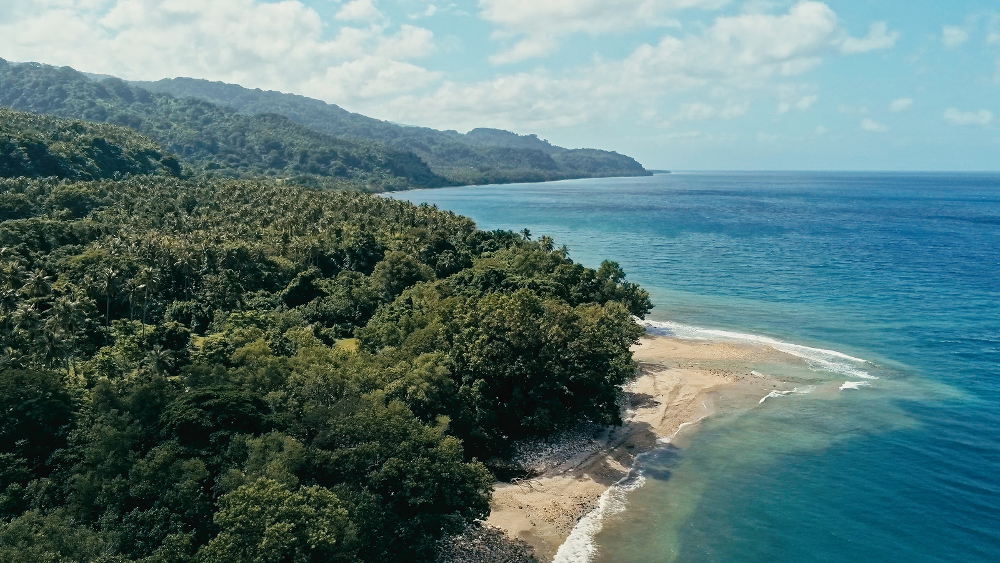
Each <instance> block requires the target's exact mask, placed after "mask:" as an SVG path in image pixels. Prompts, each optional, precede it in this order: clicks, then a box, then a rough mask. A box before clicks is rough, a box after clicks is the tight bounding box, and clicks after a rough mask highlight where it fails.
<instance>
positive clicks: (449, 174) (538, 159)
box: [132, 78, 647, 183]
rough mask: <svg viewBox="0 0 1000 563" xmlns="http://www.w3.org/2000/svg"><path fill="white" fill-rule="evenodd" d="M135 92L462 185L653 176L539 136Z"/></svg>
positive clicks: (203, 92) (181, 87)
mask: <svg viewBox="0 0 1000 563" xmlns="http://www.w3.org/2000/svg"><path fill="white" fill-rule="evenodd" d="M132 84H134V85H137V86H140V87H142V88H146V89H148V90H151V91H153V92H160V93H164V94H170V95H173V96H178V97H183V96H191V97H195V98H200V99H203V100H207V101H210V102H212V103H216V104H219V105H224V106H227V107H230V108H232V109H235V110H237V111H239V112H240V113H244V114H251V115H252V114H263V113H276V114H278V115H283V116H285V117H288V118H289V119H291V120H292V121H295V122H296V123H299V124H302V125H305V126H307V127H310V128H312V129H314V130H316V131H319V132H321V133H326V134H328V135H332V136H335V137H343V138H348V139H354V140H362V141H372V140H374V141H379V142H382V143H385V144H386V145H388V146H390V147H392V148H394V149H398V150H408V151H413V152H414V153H416V154H417V155H418V156H420V158H422V159H423V160H424V162H426V163H427V164H428V165H430V167H431V169H432V170H434V172H436V173H438V174H440V175H442V176H444V177H446V178H448V179H450V180H453V181H455V182H459V183H494V182H512V181H539V180H555V179H563V178H573V177H599V176H638V175H646V174H647V172H646V170H645V169H643V167H642V165H640V164H639V163H638V162H636V161H635V160H634V159H632V158H630V157H627V156H624V155H621V154H618V153H615V152H610V151H604V150H596V149H565V148H563V147H558V146H555V145H552V144H550V143H549V142H548V141H544V140H542V139H539V138H538V137H537V136H535V135H517V134H515V133H511V132H509V131H503V130H500V129H487V128H477V129H473V130H472V131H470V132H468V133H466V134H462V133H459V132H457V131H439V130H436V129H431V128H428V127H412V126H405V125H399V124H395V123H390V122H388V121H381V120H378V119H373V118H371V117H367V116H364V115H361V114H357V113H352V112H349V111H347V110H345V109H344V108H341V107H340V106H337V105H334V104H328V103H326V102H323V101H320V100H316V99H312V98H307V97H305V96H299V95H295V94H284V93H281V92H274V91H265V90H260V89H249V88H244V87H242V86H238V85H235V84H225V83H222V82H211V81H208V80H199V79H194V78H168V79H163V80H159V81H156V82H132Z"/></svg>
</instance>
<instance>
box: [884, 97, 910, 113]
mask: <svg viewBox="0 0 1000 563" xmlns="http://www.w3.org/2000/svg"><path fill="white" fill-rule="evenodd" d="M911 107H913V98H897V99H895V100H893V101H891V102H889V111H891V112H895V113H898V112H901V111H906V110H908V109H910V108H911Z"/></svg>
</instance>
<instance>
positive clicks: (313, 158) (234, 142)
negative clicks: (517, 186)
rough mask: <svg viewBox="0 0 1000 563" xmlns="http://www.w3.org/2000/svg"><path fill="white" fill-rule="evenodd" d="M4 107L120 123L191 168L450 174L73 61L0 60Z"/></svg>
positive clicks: (309, 178) (396, 185) (298, 178)
mask: <svg viewBox="0 0 1000 563" xmlns="http://www.w3.org/2000/svg"><path fill="white" fill-rule="evenodd" d="M0 106H7V107H10V108H13V109H16V110H21V111H26V112H33V113H43V114H51V115H55V116H59V117H66V118H74V119H83V120H87V121H96V122H104V123H111V124H115V125H121V126H126V127H129V128H132V129H134V130H136V131H138V132H139V133H142V134H144V135H146V136H148V137H149V138H151V139H152V140H154V141H156V142H157V143H159V144H160V145H162V146H163V148H164V149H166V150H167V151H169V152H171V153H173V154H174V155H176V156H177V157H178V158H179V159H180V160H181V161H182V164H183V165H184V167H185V169H187V170H188V171H189V172H191V173H198V174H201V175H203V176H222V177H242V178H251V177H262V176H268V177H275V178H281V179H285V180H288V181H294V182H297V183H300V184H311V185H318V186H334V187H343V186H351V187H355V188H357V189H363V190H367V191H383V190H391V189H400V188H407V187H435V186H443V185H449V184H452V183H453V182H450V181H448V180H446V179H444V178H442V177H440V176H439V175H437V174H435V173H433V172H432V171H431V170H430V168H428V167H427V165H426V164H425V163H424V162H423V161H422V160H420V158H419V157H418V156H416V155H415V154H414V153H412V152H409V151H405V150H397V149H390V148H388V147H386V146H385V145H383V144H380V143H377V142H371V141H369V142H362V141H356V140H346V139H339V138H334V137H331V136H329V135H325V134H322V133H319V132H317V131H314V130H313V129H310V128H308V127H306V126H303V125H300V124H298V123H295V122H293V121H291V120H290V119H288V118H286V117H283V116H280V115H276V114H264V115H245V114H240V113H238V112H236V111H234V110H232V109H228V108H224V107H222V106H218V105H215V104H211V103H208V102H205V101H202V100H198V99H195V98H190V97H188V98H175V97H173V96H170V95H166V94H159V93H153V92H149V91H148V90H144V89H142V88H138V87H135V86H130V85H129V84H127V83H126V82H124V81H122V80H119V79H117V78H106V79H102V80H99V81H95V80H91V79H90V78H88V77H87V76H85V75H84V74H83V73H80V72H77V71H75V70H73V69H71V68H69V67H61V68H57V67H53V66H48V65H43V64H37V63H23V64H15V63H10V62H7V61H5V60H3V59H0Z"/></svg>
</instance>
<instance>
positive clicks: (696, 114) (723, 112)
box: [672, 102, 750, 121]
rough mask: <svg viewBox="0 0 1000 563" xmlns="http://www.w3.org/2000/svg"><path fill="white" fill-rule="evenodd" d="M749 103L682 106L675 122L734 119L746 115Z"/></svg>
mask: <svg viewBox="0 0 1000 563" xmlns="http://www.w3.org/2000/svg"><path fill="white" fill-rule="evenodd" d="M749 109H750V103H749V102H727V103H725V104H722V105H712V104H706V103H704V102H691V103H687V104H684V105H682V106H681V108H680V110H679V111H678V112H677V113H676V114H674V116H673V118H672V120H673V121H704V120H707V119H716V118H717V119H733V118H736V117H740V116H743V115H746V113H747V111H748V110H749Z"/></svg>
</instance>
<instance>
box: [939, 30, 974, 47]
mask: <svg viewBox="0 0 1000 563" xmlns="http://www.w3.org/2000/svg"><path fill="white" fill-rule="evenodd" d="M968 40H969V32H968V31H966V30H965V29H963V28H961V27H959V26H957V25H946V26H944V27H942V28H941V42H942V43H944V46H945V47H949V48H951V47H958V46H959V45H961V44H962V43H965V42H966V41H968Z"/></svg>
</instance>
